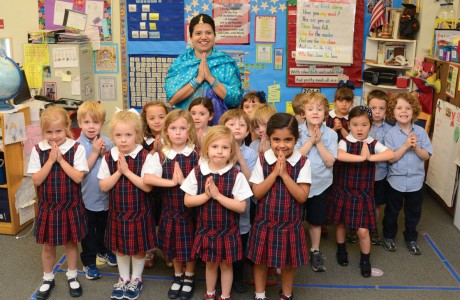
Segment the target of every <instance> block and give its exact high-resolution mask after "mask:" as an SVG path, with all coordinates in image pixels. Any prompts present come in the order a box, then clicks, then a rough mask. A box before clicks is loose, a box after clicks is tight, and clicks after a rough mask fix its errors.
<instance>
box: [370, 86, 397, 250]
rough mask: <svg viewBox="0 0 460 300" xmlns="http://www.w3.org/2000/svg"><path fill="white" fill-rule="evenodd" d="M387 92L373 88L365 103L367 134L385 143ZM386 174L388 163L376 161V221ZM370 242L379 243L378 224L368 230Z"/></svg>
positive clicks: (388, 128)
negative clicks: (369, 115)
mask: <svg viewBox="0 0 460 300" xmlns="http://www.w3.org/2000/svg"><path fill="white" fill-rule="evenodd" d="M387 103H388V94H387V93H385V92H382V91H379V90H374V91H371V92H370V93H369V95H368V96H367V105H368V106H369V108H370V109H371V111H372V127H371V130H370V131H369V135H370V136H371V137H373V138H374V139H376V140H377V141H379V142H380V143H382V144H383V145H385V141H384V140H385V135H386V133H387V132H388V130H390V129H391V128H392V126H391V125H390V124H388V123H386V122H385V113H386V110H387ZM387 174H388V163H387V162H386V161H385V162H378V163H376V164H375V184H374V200H375V219H376V220H377V223H378V221H379V216H380V215H381V214H382V208H383V205H384V204H385V203H386V200H385V199H386V197H387V194H388V182H387V180H386V177H387ZM370 235H371V243H372V244H373V245H380V237H379V231H378V226H377V229H376V230H375V231H371V232H370Z"/></svg>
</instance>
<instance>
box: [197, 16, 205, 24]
mask: <svg viewBox="0 0 460 300" xmlns="http://www.w3.org/2000/svg"><path fill="white" fill-rule="evenodd" d="M198 24H204V22H203V15H201V17H200V21H199V22H198Z"/></svg>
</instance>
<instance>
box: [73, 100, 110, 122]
mask: <svg viewBox="0 0 460 300" xmlns="http://www.w3.org/2000/svg"><path fill="white" fill-rule="evenodd" d="M87 115H88V116H89V117H90V118H91V119H92V120H93V121H97V122H100V123H102V124H104V122H105V109H104V107H103V106H102V104H101V103H99V102H97V101H85V102H83V103H82V104H81V105H80V107H79V108H78V110H77V120H78V122H81V121H82V120H83V118H84V117H86V116H87Z"/></svg>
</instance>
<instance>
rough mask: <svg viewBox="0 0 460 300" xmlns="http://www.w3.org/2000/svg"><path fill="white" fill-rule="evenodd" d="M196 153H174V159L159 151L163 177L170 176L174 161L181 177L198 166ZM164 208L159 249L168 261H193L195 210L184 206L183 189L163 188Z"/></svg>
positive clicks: (159, 229) (176, 187) (159, 231)
mask: <svg viewBox="0 0 460 300" xmlns="http://www.w3.org/2000/svg"><path fill="white" fill-rule="evenodd" d="M198 159H199V156H198V153H197V152H196V151H194V152H193V153H191V154H190V155H189V156H188V157H187V156H185V155H183V154H177V155H176V157H175V158H174V159H172V160H171V159H168V158H167V157H165V156H164V155H163V154H161V153H160V162H161V164H162V166H163V178H166V179H172V176H173V173H174V163H175V162H176V161H177V162H178V163H179V166H180V169H181V170H182V173H183V174H184V176H187V175H188V174H189V173H190V172H191V171H192V169H193V168H194V167H195V166H196V165H198ZM163 191H164V194H163V209H162V211H161V217H160V224H159V226H158V235H157V238H158V248H160V249H161V250H162V251H163V253H164V254H166V257H167V258H168V260H173V259H174V258H175V259H177V261H178V262H181V263H185V262H188V261H191V260H192V246H193V239H194V235H195V215H194V209H192V208H187V207H186V206H185V205H184V196H185V192H184V191H182V190H181V189H180V186H179V185H177V186H175V187H172V188H167V189H164V190H163Z"/></svg>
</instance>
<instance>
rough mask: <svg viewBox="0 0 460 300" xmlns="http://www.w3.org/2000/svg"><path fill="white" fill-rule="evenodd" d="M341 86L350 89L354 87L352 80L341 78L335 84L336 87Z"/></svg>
mask: <svg viewBox="0 0 460 300" xmlns="http://www.w3.org/2000/svg"><path fill="white" fill-rule="evenodd" d="M341 87H347V88H349V89H351V90H354V89H355V83H354V82H353V81H350V80H347V81H343V80H340V81H339V84H338V85H337V88H339V89H340V88H341Z"/></svg>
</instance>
